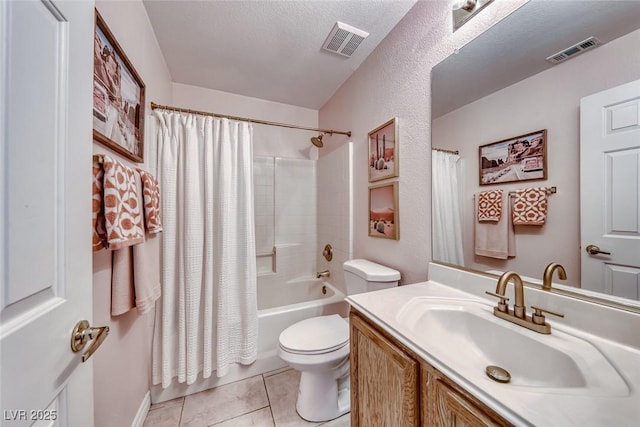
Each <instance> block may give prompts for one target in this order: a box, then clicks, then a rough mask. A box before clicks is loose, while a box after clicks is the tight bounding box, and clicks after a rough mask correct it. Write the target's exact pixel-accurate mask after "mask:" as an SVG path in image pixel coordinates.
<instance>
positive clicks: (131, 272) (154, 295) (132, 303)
mask: <svg viewBox="0 0 640 427" xmlns="http://www.w3.org/2000/svg"><path fill="white" fill-rule="evenodd" d="M135 175H136V176H135V181H136V185H138V186H139V185H140V184H141V178H140V176H139V174H138V173H136V174H135ZM138 198H139V202H140V204H142V194H141V193H139V194H138ZM159 242H160V239H159V238H158V235H157V234H147V239H146V241H145V242H144V243H140V244H137V245H133V246H128V247H124V248H121V249H118V250H115V251H113V259H112V272H111V315H112V316H119V315H121V314H124V313H127V312H128V311H129V310H131V309H133V308H134V307H136V308H137V309H138V313H140V314H145V313H148V312H149V311H150V310H151V308H153V306H154V304H155V301H156V300H157V299H158V298H160V289H161V285H160V266H159V265H158V256H159V254H160V243H159Z"/></svg>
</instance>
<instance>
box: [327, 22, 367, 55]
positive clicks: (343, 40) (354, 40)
mask: <svg viewBox="0 0 640 427" xmlns="http://www.w3.org/2000/svg"><path fill="white" fill-rule="evenodd" d="M368 36H369V33H367V32H366V31H362V30H359V29H357V28H354V27H352V26H351V25H347V24H343V23H342V22H340V21H338V22H336V25H334V26H333V29H332V30H331V32H330V33H329V36H328V37H327V39H326V40H325V41H324V44H323V45H322V48H323V49H324V50H328V51H329V52H333V53H337V54H338V55H342V56H346V57H351V55H353V52H355V50H356V48H357V47H358V46H360V43H362V41H363V40H364V39H365V38H367V37H368Z"/></svg>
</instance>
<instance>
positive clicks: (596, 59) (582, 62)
mask: <svg viewBox="0 0 640 427" xmlns="http://www.w3.org/2000/svg"><path fill="white" fill-rule="evenodd" d="M638 44H640V30H639V31H635V32H633V33H631V34H628V35H626V36H624V37H621V38H619V39H617V40H614V41H612V42H610V43H608V44H606V45H604V46H602V47H599V48H597V49H594V50H592V51H590V52H587V53H585V54H583V55H580V56H578V57H576V58H574V59H572V60H570V61H567V62H564V63H562V64H559V65H557V66H555V67H553V68H550V69H548V70H546V71H544V72H542V73H539V74H537V75H535V76H532V77H530V78H528V79H525V80H523V81H521V82H519V83H517V84H515V85H512V86H509V87H507V88H505V89H503V90H501V91H499V92H496V93H493V94H491V95H489V96H487V97H485V98H482V99H480V100H478V101H475V102H473V103H471V104H468V105H466V106H464V107H462V108H460V109H458V110H455V111H453V112H451V113H448V114H446V115H444V116H442V117H440V118H438V119H436V120H435V121H434V123H433V144H434V146H438V147H443V148H450V149H456V150H460V155H461V157H462V158H463V161H464V167H463V168H462V173H463V175H464V177H463V186H464V190H465V193H464V194H465V195H464V196H463V200H464V205H463V206H462V212H463V216H464V221H463V228H464V230H463V235H464V256H465V266H467V267H470V268H475V269H480V270H491V269H494V270H501V271H507V270H515V271H517V272H519V273H520V274H522V275H523V276H529V277H537V278H539V279H540V278H541V277H542V272H543V271H544V268H545V266H546V265H547V264H548V263H549V262H559V263H561V264H562V265H563V266H564V267H565V269H566V271H567V276H568V279H567V281H566V282H563V283H566V284H570V285H573V286H580V250H581V249H580V176H579V171H580V165H579V160H580V98H582V97H584V96H587V95H590V94H593V93H596V92H600V91H602V90H605V89H609V88H612V87H615V86H618V85H621V84H624V83H627V82H629V81H632V80H636V79H638V78H640V62H639V61H640V60H639V59H638V56H637V55H627V54H626V53H627V52H632V51H634V49H637V46H638ZM514 100H515V102H516V104H517V108H514ZM521 100H526V102H523V101H521ZM460 123H464V126H460ZM496 123H499V124H500V125H499V126H496ZM539 129H547V131H548V132H547V152H548V179H547V180H546V181H531V182H524V183H513V184H507V185H501V186H500V188H502V189H504V190H507V191H508V190H512V189H517V188H524V187H528V186H541V185H543V186H552V185H553V186H556V187H557V188H558V193H557V194H554V195H551V196H550V199H549V214H548V218H547V222H546V224H545V225H544V226H542V227H537V226H519V227H516V250H517V256H516V257H515V258H513V259H510V260H496V259H492V258H486V257H478V256H475V255H474V250H473V236H474V234H473V233H474V228H473V226H474V217H473V194H474V193H477V192H478V191H482V190H485V188H484V187H483V188H482V189H481V188H480V186H479V185H478V146H479V145H483V144H488V143H491V142H494V141H500V140H503V139H506V138H509V137H511V136H517V135H522V134H525V133H528V132H533V131H536V130H539ZM492 188H493V187H492Z"/></svg>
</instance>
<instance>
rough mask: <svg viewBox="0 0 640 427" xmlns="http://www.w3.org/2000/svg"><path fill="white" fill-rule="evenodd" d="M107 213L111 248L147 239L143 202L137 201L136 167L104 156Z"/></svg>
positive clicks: (108, 238)
mask: <svg viewBox="0 0 640 427" xmlns="http://www.w3.org/2000/svg"><path fill="white" fill-rule="evenodd" d="M103 166H104V217H105V220H106V230H107V240H108V242H109V249H111V250H116V249H120V248H124V247H127V246H131V245H136V244H138V243H142V242H144V225H143V219H142V206H140V203H139V202H138V189H137V186H136V180H135V173H136V172H135V171H134V170H133V169H131V168H129V167H127V166H126V165H124V164H122V163H120V162H119V161H117V160H114V159H112V158H111V157H109V156H104V162H103Z"/></svg>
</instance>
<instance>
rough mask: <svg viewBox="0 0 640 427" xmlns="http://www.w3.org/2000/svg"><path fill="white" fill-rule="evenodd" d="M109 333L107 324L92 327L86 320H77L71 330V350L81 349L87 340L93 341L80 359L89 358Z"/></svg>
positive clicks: (77, 350)
mask: <svg viewBox="0 0 640 427" xmlns="http://www.w3.org/2000/svg"><path fill="white" fill-rule="evenodd" d="M108 334H109V327H108V326H100V327H97V328H92V327H91V326H89V322H88V321H87V320H81V321H79V322H78V323H77V324H76V326H75V327H74V328H73V331H72V332H71V350H72V351H73V352H74V353H77V352H79V351H82V349H83V348H84V347H85V346H86V345H87V343H88V342H89V341H93V342H92V343H91V345H90V346H89V348H88V349H87V351H86V352H85V353H84V354H83V355H82V361H83V362H86V361H87V360H89V358H90V357H91V355H92V354H93V353H94V352H95V351H96V350H97V349H98V347H100V345H101V344H102V342H103V341H104V340H105V338H107V335H108Z"/></svg>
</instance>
